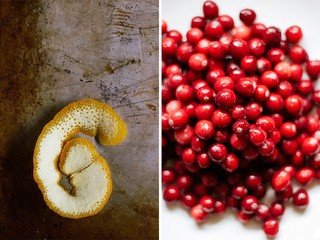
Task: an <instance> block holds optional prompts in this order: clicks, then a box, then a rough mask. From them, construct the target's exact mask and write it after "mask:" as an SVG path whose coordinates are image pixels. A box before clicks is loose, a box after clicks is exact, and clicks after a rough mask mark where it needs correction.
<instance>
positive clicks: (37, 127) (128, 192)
mask: <svg viewBox="0 0 320 240" xmlns="http://www.w3.org/2000/svg"><path fill="white" fill-rule="evenodd" d="M0 33H1V35H0V124H1V126H0V139H1V144H0V206H1V207H0V238H32V239H52V238H55V239H56V238H68V239H157V238H158V134H159V133H158V1H157V0H137V1H129V0H127V1H125V0H119V1H116V0H103V1H95V0H91V1H85V0H83V1H75V0H74V1H71V0H51V1H45V0H34V1H22V0H21V1H18V0H14V1H10V0H3V1H0ZM84 98H94V99H97V100H100V101H103V102H106V103H108V104H109V105H111V106H112V107H113V108H115V109H116V111H117V112H118V113H119V115H120V116H121V117H122V118H123V119H124V120H125V122H126V123H127V125H128V130H129V133H128V137H127V139H126V140H125V142H124V143H123V144H121V145H119V146H115V147H102V146H100V145H99V144H97V143H96V145H97V148H98V150H99V152H100V153H101V154H102V155H103V156H104V157H105V158H106V159H108V163H109V166H110V168H111V171H112V175H113V180H114V191H113V194H112V195H111V199H110V201H109V202H108V204H107V205H106V206H105V208H104V209H103V210H102V212H100V213H99V214H97V215H95V216H93V217H89V218H84V219H80V220H70V219H66V218H62V217H60V216H59V215H57V214H55V213H54V212H52V211H51V210H49V209H48V207H47V206H46V205H45V203H44V201H43V199H42V195H41V193H40V191H39V189H38V187H37V185H36V184H35V182H34V180H33V176H32V168H33V163H32V155H33V148H34V145H35V141H36V139H37V136H38V135H39V133H40V132H41V129H42V128H43V126H44V125H45V124H46V123H47V122H48V121H49V120H50V119H52V118H53V116H54V115H55V114H56V113H57V112H58V111H59V110H60V109H61V108H62V107H64V106H65V105H66V104H68V103H70V102H73V101H76V100H79V99H84ZM93 140H94V139H93Z"/></svg>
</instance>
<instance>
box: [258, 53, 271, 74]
mask: <svg viewBox="0 0 320 240" xmlns="http://www.w3.org/2000/svg"><path fill="white" fill-rule="evenodd" d="M257 69H258V72H259V73H263V72H265V71H268V70H271V69H272V63H271V62H270V60H269V59H267V58H265V57H261V58H259V59H258V60H257Z"/></svg>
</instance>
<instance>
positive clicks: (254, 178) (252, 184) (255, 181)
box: [245, 173, 262, 190]
mask: <svg viewBox="0 0 320 240" xmlns="http://www.w3.org/2000/svg"><path fill="white" fill-rule="evenodd" d="M261 183H262V179H261V176H260V175H258V174H255V173H250V174H249V175H247V176H246V178H245V184H246V186H247V187H248V188H249V189H251V190H252V189H255V188H257V187H258V186H259V185H261Z"/></svg>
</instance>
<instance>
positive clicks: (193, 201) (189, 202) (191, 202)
mask: <svg viewBox="0 0 320 240" xmlns="http://www.w3.org/2000/svg"><path fill="white" fill-rule="evenodd" d="M181 201H182V202H183V204H184V206H186V207H188V208H192V207H193V206H195V205H197V203H198V199H197V197H196V195H194V194H193V193H184V194H182V196H181Z"/></svg>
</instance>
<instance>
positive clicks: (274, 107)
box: [265, 93, 284, 112]
mask: <svg viewBox="0 0 320 240" xmlns="http://www.w3.org/2000/svg"><path fill="white" fill-rule="evenodd" d="M265 104H266V107H267V108H268V109H269V110H270V111H272V112H279V111H280V110H282V108H283V107H284V101H283V98H282V97H281V96H280V95H279V94H277V93H270V96H269V98H268V99H267V100H266V102H265Z"/></svg>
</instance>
